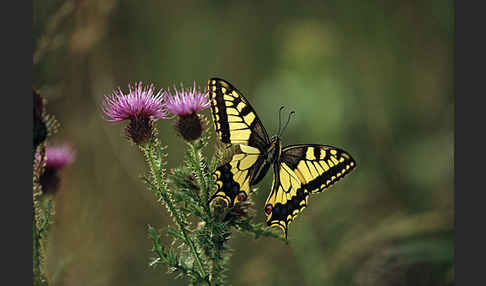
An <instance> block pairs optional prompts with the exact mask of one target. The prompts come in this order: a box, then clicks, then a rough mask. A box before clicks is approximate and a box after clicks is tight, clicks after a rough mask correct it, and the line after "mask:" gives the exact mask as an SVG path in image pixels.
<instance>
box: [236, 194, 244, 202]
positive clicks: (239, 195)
mask: <svg viewBox="0 0 486 286" xmlns="http://www.w3.org/2000/svg"><path fill="white" fill-rule="evenodd" d="M236 198H237V199H238V201H239V202H242V201H246V194H245V193H244V192H239V193H238V195H237V196H236Z"/></svg>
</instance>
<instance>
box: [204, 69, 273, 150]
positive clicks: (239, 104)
mask: <svg viewBox="0 0 486 286" xmlns="http://www.w3.org/2000/svg"><path fill="white" fill-rule="evenodd" d="M208 89H209V94H210V100H211V111H212V113H211V114H212V117H213V122H214V127H215V130H216V133H217V134H218V137H219V139H220V140H221V142H223V143H231V144H243V145H248V146H253V147H256V148H258V149H260V151H264V150H265V148H266V147H267V146H268V144H269V143H270V139H269V138H268V135H267V132H266V131H265V128H264V127H263V124H262V123H261V121H260V119H259V118H258V116H257V115H256V113H255V111H254V110H253V108H252V107H251V105H250V104H249V103H248V100H246V98H244V97H243V95H242V94H241V92H239V91H238V90H237V89H236V88H235V87H233V86H232V85H231V84H230V83H229V82H227V81H225V80H222V79H217V78H213V79H210V80H209V86H208Z"/></svg>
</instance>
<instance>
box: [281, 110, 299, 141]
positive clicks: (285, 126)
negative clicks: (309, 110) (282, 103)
mask: <svg viewBox="0 0 486 286" xmlns="http://www.w3.org/2000/svg"><path fill="white" fill-rule="evenodd" d="M294 114H295V111H293V110H292V111H291V112H290V113H289V117H288V118H287V122H286V123H285V125H284V127H283V128H282V134H283V132H284V131H285V129H286V128H287V125H289V122H290V117H292V115H294ZM282 134H280V135H282ZM280 135H279V136H280Z"/></svg>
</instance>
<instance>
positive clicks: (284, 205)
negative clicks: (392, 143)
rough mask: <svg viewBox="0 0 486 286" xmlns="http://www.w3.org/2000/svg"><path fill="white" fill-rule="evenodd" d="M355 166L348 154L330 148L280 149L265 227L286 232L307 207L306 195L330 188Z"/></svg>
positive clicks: (318, 146) (314, 146)
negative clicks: (278, 163)
mask: <svg viewBox="0 0 486 286" xmlns="http://www.w3.org/2000/svg"><path fill="white" fill-rule="evenodd" d="M355 167H356V162H355V161H354V160H353V158H352V157H351V156H350V155H349V154H348V153H346V152H345V151H343V150H341V149H338V148H335V147H332V146H326V145H317V144H308V145H291V146H287V147H285V148H283V149H282V155H281V158H280V165H279V168H278V170H277V168H275V178H274V186H273V187H272V192H271V193H270V196H269V197H268V199H267V203H266V209H265V211H266V212H267V224H268V225H269V226H278V227H280V228H281V229H282V230H284V231H285V233H287V227H288V225H289V224H290V222H292V221H293V220H294V219H295V217H296V216H297V215H298V214H299V213H300V212H301V211H302V210H303V209H304V208H305V207H306V206H307V203H308V196H309V194H314V193H319V192H322V191H323V190H325V189H327V188H329V187H330V186H332V185H333V184H334V183H335V182H337V181H338V180H340V179H341V178H342V177H344V176H345V175H347V174H348V173H349V172H350V171H351V170H353V169H354V168H355ZM296 181H298V183H297V182H296ZM269 205H270V206H271V209H268V206H269ZM269 210H271V212H270V211H269Z"/></svg>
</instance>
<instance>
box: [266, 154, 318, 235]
mask: <svg viewBox="0 0 486 286" xmlns="http://www.w3.org/2000/svg"><path fill="white" fill-rule="evenodd" d="M308 199H309V191H308V190H307V189H306V188H305V187H304V185H303V184H302V182H301V181H300V179H299V178H298V176H297V174H296V173H294V171H292V169H291V168H290V167H289V165H287V164H286V163H285V162H282V163H280V164H278V163H277V164H275V167H274V177H273V184H272V192H271V193H270V195H269V196H268V198H267V202H266V204H265V212H266V215H267V224H268V226H277V227H279V228H280V229H282V230H283V231H284V232H285V235H287V228H288V225H289V224H290V222H292V221H293V220H294V218H295V217H296V216H297V215H298V214H299V212H301V211H302V210H303V209H304V208H305V207H306V206H307V202H308Z"/></svg>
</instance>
